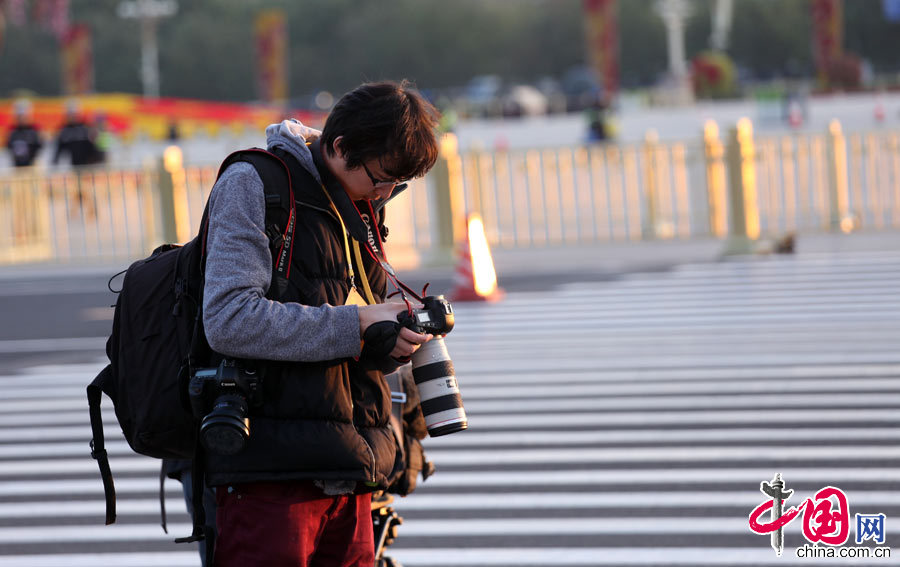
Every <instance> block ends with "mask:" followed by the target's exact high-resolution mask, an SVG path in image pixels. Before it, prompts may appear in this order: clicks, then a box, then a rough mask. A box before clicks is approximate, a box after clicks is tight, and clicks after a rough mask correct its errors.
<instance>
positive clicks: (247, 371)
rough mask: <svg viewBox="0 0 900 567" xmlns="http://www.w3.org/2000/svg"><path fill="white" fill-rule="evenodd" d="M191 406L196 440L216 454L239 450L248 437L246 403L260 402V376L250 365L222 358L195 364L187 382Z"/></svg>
mask: <svg viewBox="0 0 900 567" xmlns="http://www.w3.org/2000/svg"><path fill="white" fill-rule="evenodd" d="M188 397H189V399H190V401H191V409H192V411H193V412H194V415H195V416H196V417H198V418H200V419H202V421H201V422H200V442H201V443H202V444H203V446H204V447H205V448H206V450H207V451H209V452H210V453H213V454H216V455H234V454H236V453H239V452H240V451H241V450H242V449H243V448H244V445H245V444H246V443H247V439H248V438H249V437H250V419H249V418H248V411H249V408H250V407H258V406H259V405H261V404H262V389H261V382H260V378H259V376H258V375H257V373H256V371H255V370H253V369H252V368H244V367H241V366H239V365H238V364H237V363H236V362H235V361H234V360H231V359H225V360H223V361H222V362H221V363H220V364H219V366H218V367H216V368H198V369H197V370H196V371H195V372H194V374H193V376H191V380H190V382H189V383H188Z"/></svg>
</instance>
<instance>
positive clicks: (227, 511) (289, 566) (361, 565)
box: [215, 481, 375, 567]
mask: <svg viewBox="0 0 900 567" xmlns="http://www.w3.org/2000/svg"><path fill="white" fill-rule="evenodd" d="M371 502H372V495H371V494H360V495H355V494H349V495H343V496H325V495H324V494H323V493H322V491H321V490H319V489H318V488H316V486H315V485H314V484H313V483H312V482H309V481H302V482H299V481H298V482H272V483H249V484H236V485H231V486H220V487H218V488H217V490H216V506H217V509H216V528H217V529H218V532H219V533H218V537H217V538H216V557H215V567H253V566H256V565H258V566H260V567H282V566H283V567H372V565H373V564H374V563H375V542H374V536H373V533H372V513H371Z"/></svg>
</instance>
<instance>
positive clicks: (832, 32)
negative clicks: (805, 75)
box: [810, 0, 844, 84]
mask: <svg viewBox="0 0 900 567" xmlns="http://www.w3.org/2000/svg"><path fill="white" fill-rule="evenodd" d="M810 12H811V16H812V24H813V45H812V48H813V59H814V61H815V63H816V70H817V71H818V74H819V80H820V81H822V83H823V84H825V83H827V82H828V70H829V67H830V66H831V64H832V63H833V62H834V61H835V60H837V59H838V58H839V57H840V56H841V54H842V53H843V45H844V13H843V12H844V10H843V2H842V0H812V1H811V2H810Z"/></svg>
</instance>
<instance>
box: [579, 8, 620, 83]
mask: <svg viewBox="0 0 900 567" xmlns="http://www.w3.org/2000/svg"><path fill="white" fill-rule="evenodd" d="M617 8H618V6H617V0H584V15H585V18H584V21H585V37H586V39H587V51H588V60H589V61H590V62H591V66H592V67H593V69H594V73H595V75H596V76H597V79H599V80H600V81H601V82H602V83H603V92H604V94H605V95H606V97H607V98H612V97H613V96H615V94H616V93H617V92H618V90H619V22H618V17H617V14H616V11H617Z"/></svg>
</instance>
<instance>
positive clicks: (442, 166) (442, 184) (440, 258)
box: [427, 134, 467, 265]
mask: <svg viewBox="0 0 900 567" xmlns="http://www.w3.org/2000/svg"><path fill="white" fill-rule="evenodd" d="M428 177H429V178H430V180H431V184H430V189H431V197H432V198H431V203H432V205H431V206H432V207H433V208H432V212H431V214H432V215H433V217H432V219H433V220H434V225H433V226H434V228H433V232H432V239H431V242H432V249H431V253H430V254H429V257H428V260H427V263H429V264H431V265H448V264H452V263H453V260H454V253H455V247H456V244H457V243H458V242H462V241H463V240H464V239H465V235H466V230H467V228H466V211H465V203H464V195H463V178H462V159H461V158H460V156H459V142H458V141H457V139H456V136H455V135H454V134H444V135H443V136H441V152H440V155H439V156H438V160H437V162H436V163H435V164H434V167H433V168H432V169H431V171H430V172H429V173H428Z"/></svg>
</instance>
